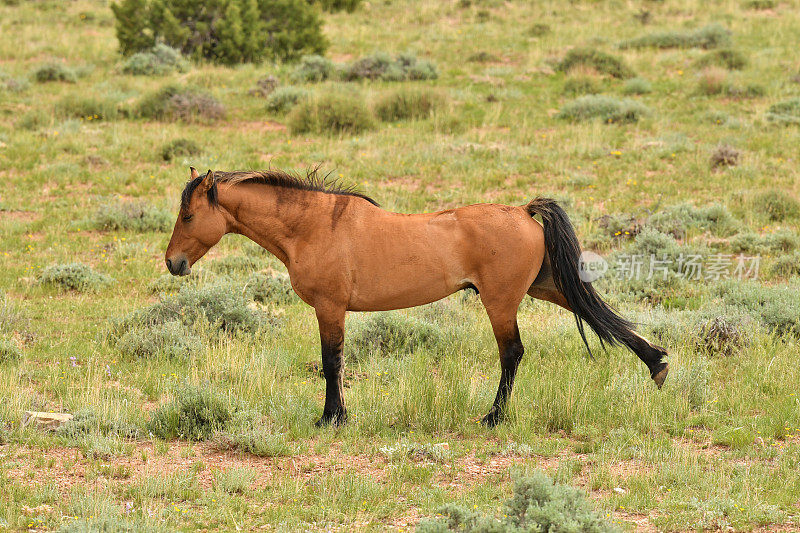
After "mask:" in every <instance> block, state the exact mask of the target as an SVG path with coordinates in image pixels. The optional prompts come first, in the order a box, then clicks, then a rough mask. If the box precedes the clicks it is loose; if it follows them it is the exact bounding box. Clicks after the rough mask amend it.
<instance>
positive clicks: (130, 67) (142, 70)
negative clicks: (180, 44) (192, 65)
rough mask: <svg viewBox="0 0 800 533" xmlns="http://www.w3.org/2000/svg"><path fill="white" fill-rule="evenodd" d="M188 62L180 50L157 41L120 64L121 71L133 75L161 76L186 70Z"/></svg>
mask: <svg viewBox="0 0 800 533" xmlns="http://www.w3.org/2000/svg"><path fill="white" fill-rule="evenodd" d="M187 70H189V63H188V62H187V61H186V60H185V59H184V58H183V56H182V55H181V52H180V50H176V49H174V48H171V47H169V46H167V45H166V44H163V43H158V44H157V45H155V46H154V47H153V48H151V49H150V50H145V51H142V52H137V53H135V54H133V55H132V56H130V57H129V58H128V59H127V60H125V62H124V63H123V64H122V72H124V73H125V74H133V75H134V76H163V75H164V74H169V73H171V72H186V71H187Z"/></svg>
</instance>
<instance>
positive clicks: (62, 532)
mask: <svg viewBox="0 0 800 533" xmlns="http://www.w3.org/2000/svg"><path fill="white" fill-rule="evenodd" d="M111 531H114V532H116V533H136V532H140V533H162V532H163V531H164V530H163V529H161V528H159V527H155V526H153V525H150V524H147V523H146V522H144V521H143V520H128V519H123V518H119V517H117V516H102V517H97V518H88V519H87V518H79V519H77V520H70V521H69V522H66V523H64V524H62V525H61V527H60V528H59V529H58V533H98V532H111Z"/></svg>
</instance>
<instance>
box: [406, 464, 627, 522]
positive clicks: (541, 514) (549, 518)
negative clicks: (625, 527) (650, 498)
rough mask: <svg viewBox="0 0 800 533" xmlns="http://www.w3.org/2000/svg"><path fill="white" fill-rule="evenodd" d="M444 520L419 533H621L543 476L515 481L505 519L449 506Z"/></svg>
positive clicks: (575, 493) (571, 491)
mask: <svg viewBox="0 0 800 533" xmlns="http://www.w3.org/2000/svg"><path fill="white" fill-rule="evenodd" d="M438 515H439V516H440V518H434V519H428V520H423V521H422V522H420V524H419V525H418V526H417V532H418V533H446V532H448V531H459V532H462V533H479V532H494V533H515V532H523V531H531V532H533V531H542V532H544V531H549V532H561V531H563V532H567V531H574V532H581V533H611V532H616V531H619V530H618V529H617V528H616V527H615V526H613V525H612V524H610V523H608V522H606V521H605V520H604V519H603V518H602V517H601V516H600V514H599V513H597V511H595V510H594V509H592V506H591V504H590V503H589V501H588V500H587V499H586V497H585V496H584V494H583V493H582V492H581V491H579V490H578V489H576V488H573V487H570V486H569V485H563V484H560V483H556V482H554V481H553V480H551V479H550V478H549V477H547V476H546V475H545V474H543V473H542V472H539V471H537V472H534V473H533V474H531V475H527V476H519V477H517V478H516V479H515V480H514V496H513V497H512V498H511V499H510V500H508V501H506V503H505V505H504V508H503V516H502V518H495V517H494V516H486V515H481V514H479V513H476V512H474V511H472V510H470V509H469V508H467V507H462V506H460V505H456V504H449V505H446V506H444V507H442V508H440V509H439V511H438Z"/></svg>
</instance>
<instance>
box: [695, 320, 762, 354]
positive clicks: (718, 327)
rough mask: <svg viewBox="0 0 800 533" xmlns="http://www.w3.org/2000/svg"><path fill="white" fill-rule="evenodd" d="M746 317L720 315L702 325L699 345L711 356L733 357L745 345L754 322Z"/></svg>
mask: <svg viewBox="0 0 800 533" xmlns="http://www.w3.org/2000/svg"><path fill="white" fill-rule="evenodd" d="M748 318H749V317H747V316H746V315H730V314H729V315H727V316H726V315H724V314H720V315H718V316H715V317H713V318H709V319H708V320H706V321H705V322H703V323H702V324H701V325H700V328H699V331H698V332H697V333H698V335H697V344H698V346H700V347H701V348H702V349H703V350H705V352H706V353H708V354H709V355H712V356H714V355H731V354H733V353H734V352H735V351H737V350H739V349H740V348H741V347H742V346H743V345H744V343H745V338H746V330H747V329H752V324H751V323H750V322H752V321H751V320H748Z"/></svg>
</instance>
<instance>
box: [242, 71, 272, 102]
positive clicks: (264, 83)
mask: <svg viewBox="0 0 800 533" xmlns="http://www.w3.org/2000/svg"><path fill="white" fill-rule="evenodd" d="M278 85H279V82H278V78H276V77H275V76H273V75H271V74H270V75H269V76H264V77H263V78H261V79H259V80H258V81H257V82H256V86H255V88H254V89H250V90H249V91H247V94H249V95H250V96H260V97H262V98H266V97H267V96H269V95H271V94H272V93H273V92H274V91H275V89H277V88H278Z"/></svg>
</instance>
